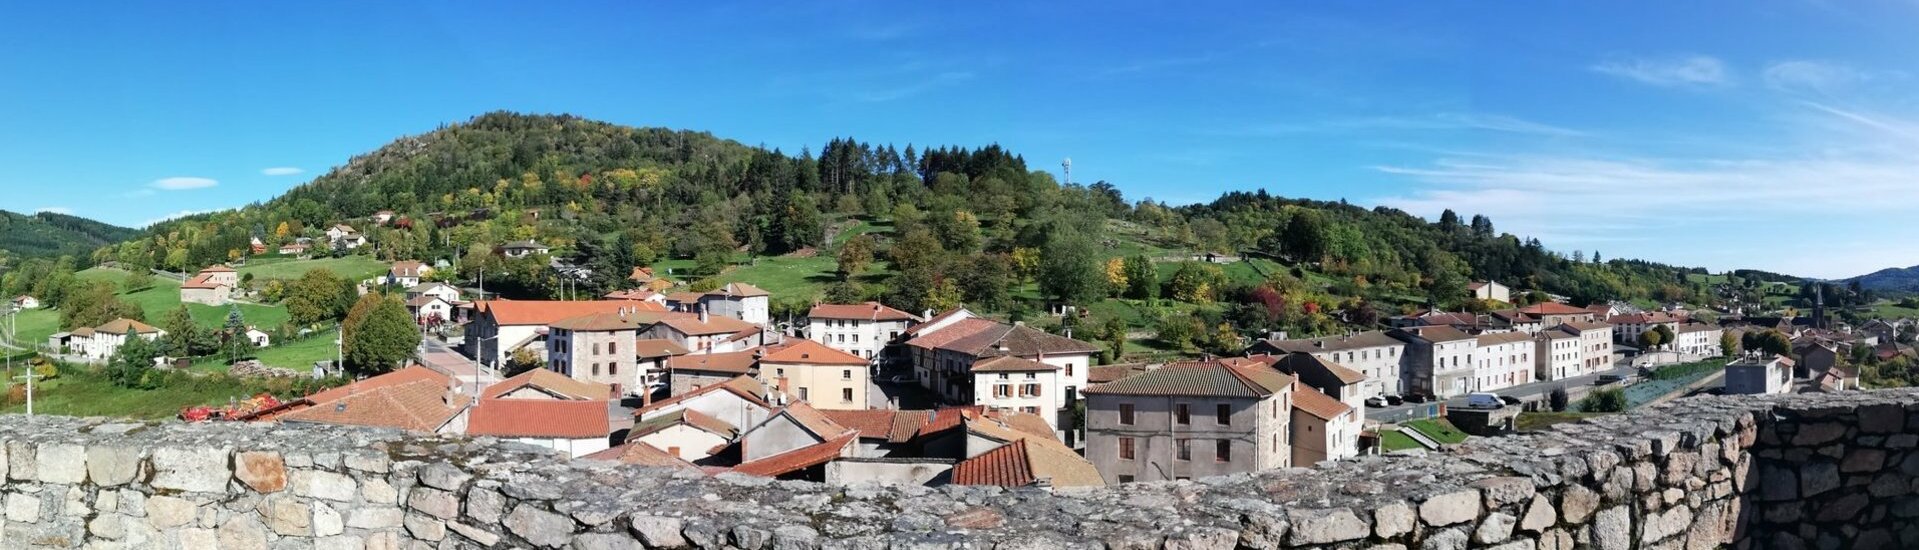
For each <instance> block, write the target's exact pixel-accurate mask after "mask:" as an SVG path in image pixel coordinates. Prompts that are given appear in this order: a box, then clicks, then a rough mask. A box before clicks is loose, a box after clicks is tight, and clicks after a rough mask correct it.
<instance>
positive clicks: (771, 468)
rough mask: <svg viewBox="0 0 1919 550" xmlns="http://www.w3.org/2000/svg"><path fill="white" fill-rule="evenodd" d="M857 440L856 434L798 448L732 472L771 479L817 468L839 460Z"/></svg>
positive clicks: (740, 467)
mask: <svg viewBox="0 0 1919 550" xmlns="http://www.w3.org/2000/svg"><path fill="white" fill-rule="evenodd" d="M858 438H859V433H858V432H847V433H846V434H845V435H841V436H839V437H835V438H833V439H828V440H826V442H824V443H819V444H815V445H810V446H806V447H800V448H798V449H793V450H791V451H787V452H784V453H780V454H776V455H773V456H769V457H766V458H762V459H759V460H755V461H752V462H747V463H743V464H740V465H739V466H734V467H733V471H735V472H739V473H742V474H747V475H756V476H765V477H773V476H777V475H780V474H785V473H788V472H793V471H797V470H801V469H805V468H810V467H813V466H818V465H821V464H825V463H828V462H832V461H833V459H835V458H839V457H840V456H841V453H844V452H846V446H847V445H848V444H850V443H852V442H853V441H854V440H855V439H858Z"/></svg>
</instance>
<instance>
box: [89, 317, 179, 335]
mask: <svg viewBox="0 0 1919 550" xmlns="http://www.w3.org/2000/svg"><path fill="white" fill-rule="evenodd" d="M93 331H94V332H104V333H107V334H126V333H127V332H129V331H131V332H136V333H139V334H151V333H155V332H160V329H157V328H154V327H153V325H149V324H146V323H142V322H139V321H135V320H132V319H128V318H125V317H121V318H119V319H114V320H112V321H107V324H104V325H100V326H97V327H93ZM76 332H77V331H76Z"/></svg>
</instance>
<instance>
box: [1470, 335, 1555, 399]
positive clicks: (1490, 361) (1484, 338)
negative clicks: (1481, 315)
mask: <svg viewBox="0 0 1919 550" xmlns="http://www.w3.org/2000/svg"><path fill="white" fill-rule="evenodd" d="M1477 338H1478V342H1477V344H1478V345H1476V346H1475V347H1474V348H1473V357H1472V361H1473V374H1472V379H1471V382H1470V383H1469V384H1468V386H1469V387H1470V388H1471V390H1472V391H1494V390H1501V389H1506V388H1510V387H1513V386H1517V385H1520V384H1531V383H1532V382H1533V376H1534V374H1535V373H1536V372H1537V371H1538V367H1537V365H1536V363H1535V362H1534V361H1533V353H1535V352H1536V351H1538V350H1537V348H1538V346H1537V345H1536V344H1534V343H1533V337H1532V335H1530V334H1526V333H1524V332H1500V333H1487V334H1481V335H1479V336H1478V337H1477Z"/></svg>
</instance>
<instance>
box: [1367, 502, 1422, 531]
mask: <svg viewBox="0 0 1919 550" xmlns="http://www.w3.org/2000/svg"><path fill="white" fill-rule="evenodd" d="M1418 523H1419V516H1418V515H1416V514H1414V513H1413V507H1412V506H1408V505H1407V504H1406V503H1404V502H1394V503H1390V504H1386V505H1384V506H1380V507H1378V508H1375V509H1373V534H1375V535H1378V536H1379V538H1382V539H1391V538H1393V537H1397V536H1400V535H1403V534H1406V533H1411V532H1413V527H1414V526H1415V525H1417V524H1418Z"/></svg>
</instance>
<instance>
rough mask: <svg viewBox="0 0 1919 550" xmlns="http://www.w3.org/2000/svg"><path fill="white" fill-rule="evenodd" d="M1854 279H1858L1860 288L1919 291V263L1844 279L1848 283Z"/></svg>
mask: <svg viewBox="0 0 1919 550" xmlns="http://www.w3.org/2000/svg"><path fill="white" fill-rule="evenodd" d="M1853 281H1858V282H1859V287H1860V288H1864V289H1866V290H1870V291H1873V292H1919V265H1916V266H1912V267H1888V268H1885V269H1881V270H1878V271H1874V272H1872V273H1867V274H1865V275H1860V276H1858V277H1853V278H1850V279H1845V280H1844V282H1846V283H1851V282H1853Z"/></svg>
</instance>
